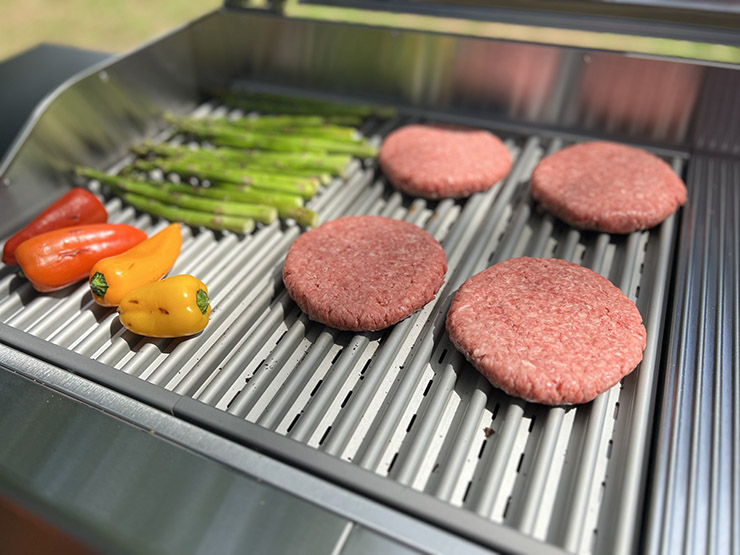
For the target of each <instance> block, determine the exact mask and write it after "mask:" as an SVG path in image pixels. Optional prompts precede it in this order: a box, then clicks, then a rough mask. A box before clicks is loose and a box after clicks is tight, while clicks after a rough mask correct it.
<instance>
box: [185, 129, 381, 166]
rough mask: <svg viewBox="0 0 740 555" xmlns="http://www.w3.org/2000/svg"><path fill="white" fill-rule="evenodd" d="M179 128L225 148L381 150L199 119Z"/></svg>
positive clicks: (369, 152) (356, 152) (366, 153)
mask: <svg viewBox="0 0 740 555" xmlns="http://www.w3.org/2000/svg"><path fill="white" fill-rule="evenodd" d="M178 126H179V128H180V129H181V130H182V131H184V132H185V133H189V134H191V135H195V136H197V137H201V138H208V139H210V140H212V141H213V142H214V143H217V144H219V145H222V146H231V147H237V148H255V149H262V150H274V151H279V152H284V151H291V152H294V151H302V150H307V151H311V152H318V153H324V152H328V153H339V154H351V155H353V156H358V157H361V158H371V157H374V156H375V155H377V153H378V149H377V148H376V147H374V146H372V145H370V144H367V143H354V142H348V141H338V140H332V139H316V138H311V137H292V136H290V135H287V136H283V135H277V136H266V135H260V134H259V133H253V132H250V131H241V130H239V129H227V128H223V127H219V128H217V127H214V126H211V125H209V124H207V123H205V124H204V123H202V122H201V121H200V120H193V121H187V122H180V123H179V125H178Z"/></svg>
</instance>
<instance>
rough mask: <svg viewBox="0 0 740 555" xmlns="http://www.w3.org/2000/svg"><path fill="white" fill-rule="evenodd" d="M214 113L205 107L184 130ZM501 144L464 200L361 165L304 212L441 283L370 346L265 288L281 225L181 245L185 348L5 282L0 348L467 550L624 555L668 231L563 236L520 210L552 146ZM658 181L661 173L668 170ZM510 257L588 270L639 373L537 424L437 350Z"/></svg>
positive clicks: (139, 221)
mask: <svg viewBox="0 0 740 555" xmlns="http://www.w3.org/2000/svg"><path fill="white" fill-rule="evenodd" d="M224 110H225V108H224V107H220V106H214V105H212V104H205V105H203V106H201V107H200V108H199V109H198V110H197V111H196V115H204V114H208V113H212V112H214V111H216V112H218V113H223V112H224ZM407 121H410V120H407V119H397V120H392V121H386V122H378V121H369V122H368V123H367V124H366V125H365V127H364V128H363V129H364V131H365V132H366V134H368V135H369V136H371V137H372V139H373V140H374V141H376V142H380V141H381V140H382V137H383V136H384V135H385V134H386V133H388V132H389V131H390V130H391V129H393V128H395V127H396V126H398V125H401V124H403V123H405V122H407ZM501 136H502V137H503V138H504V139H505V140H506V144H507V146H508V147H509V149H510V151H511V153H512V157H513V160H514V165H513V169H512V171H511V173H510V175H509V176H508V177H507V178H506V179H505V180H504V181H503V182H502V183H501V184H499V185H498V186H497V187H494V188H493V189H491V190H490V191H487V192H485V193H479V194H476V195H474V196H473V197H471V198H470V199H467V200H462V201H453V200H443V201H439V202H427V201H424V200H422V199H413V198H409V197H405V196H402V195H401V194H399V193H398V192H396V191H394V190H393V188H392V187H391V186H390V185H389V184H388V183H387V182H386V180H385V178H384V177H383V176H382V174H380V173H379V171H378V169H377V168H376V167H375V165H374V164H370V163H364V164H363V163H360V162H359V161H355V162H353V164H352V167H351V171H350V173H349V176H348V178H347V179H346V181H342V180H338V179H337V180H334V181H333V182H332V183H331V184H330V185H329V186H328V187H327V188H326V190H324V191H322V192H321V193H320V194H319V195H318V196H317V197H316V198H315V199H314V200H313V201H312V202H311V207H312V208H313V209H315V210H318V211H319V214H320V216H321V219H322V220H323V221H326V220H329V219H332V218H335V217H338V216H340V215H346V214H381V215H384V216H388V217H393V218H401V219H405V220H407V221H410V222H412V223H414V224H416V225H419V226H421V227H423V228H424V229H426V230H427V231H429V232H430V233H431V234H432V235H433V236H434V237H435V238H437V239H438V240H439V241H440V242H441V243H442V245H443V247H444V249H445V251H446V253H447V256H448V267H449V269H448V273H447V276H446V282H445V285H444V286H443V288H442V289H441V291H440V292H439V294H438V295H437V298H436V299H435V300H434V301H432V302H431V303H429V304H428V305H427V306H426V307H424V308H423V309H422V310H421V311H419V312H417V313H416V314H414V315H412V316H411V317H409V318H407V319H406V320H403V321H402V322H400V323H399V324H397V325H395V326H393V327H392V328H389V329H388V330H386V331H382V332H375V333H360V334H352V333H349V332H339V331H336V330H333V329H331V328H327V327H325V326H323V325H320V324H318V323H315V322H312V321H310V320H308V318H307V317H306V316H305V314H303V313H301V311H300V310H299V309H298V308H297V307H296V305H295V304H294V303H293V302H292V301H291V299H290V298H289V296H288V295H287V293H286V291H285V289H284V288H283V285H282V280H281V263H282V260H283V257H284V255H285V253H286V251H287V249H288V247H289V246H290V244H291V242H292V241H293V240H294V239H295V238H296V237H297V236H298V234H299V233H300V232H301V229H300V228H299V227H297V226H296V225H294V224H291V223H275V224H272V225H269V226H263V227H260V228H259V229H258V230H257V231H256V232H254V233H253V234H251V235H247V236H239V235H236V234H232V233H229V232H223V233H215V232H211V231H208V230H203V229H192V228H187V227H184V228H183V231H184V233H183V239H184V240H183V247H182V252H181V255H180V257H179V259H178V261H177V263H176V266H175V268H173V270H172V272H173V273H181V272H186V273H192V274H194V275H196V276H197V277H199V278H200V279H202V280H203V281H204V282H205V283H206V284H207V285H208V287H209V291H210V292H211V296H212V307H213V312H212V315H211V322H210V324H209V325H208V327H207V328H206V329H205V330H204V332H203V333H201V334H200V335H198V336H197V337H194V338H190V339H184V340H183V339H178V340H162V339H160V340H155V339H146V338H141V337H138V336H136V335H134V334H131V333H130V332H128V331H126V330H125V329H124V328H122V326H121V325H120V323H119V322H118V319H117V316H116V313H115V311H114V310H111V309H104V308H102V307H99V306H97V305H96V304H95V303H94V301H93V300H92V298H91V296H90V294H89V292H88V287H87V286H86V285H85V284H83V285H80V286H79V287H77V288H74V289H73V290H71V291H64V292H60V293H55V294H51V295H38V294H35V293H34V292H33V291H32V289H31V287H30V285H29V284H28V283H26V282H24V281H23V280H21V279H20V278H18V277H16V276H14V275H12V274H10V273H6V275H5V276H4V277H3V278H2V281H0V287H1V288H2V289H1V290H2V298H1V299H0V318H1V319H2V322H3V323H4V324H5V326H3V328H2V330H3V332H4V333H5V334H6V335H7V334H11V335H10V337H11V338H12V340H13V341H16V342H17V341H20V342H21V343H23V344H26V345H27V348H28V349H29V350H32V351H33V350H35V348H34V347H33V345H37V344H36V343H33V342H31V343H30V344H28V343H27V340H25V339H22V338H19V336H18V335H17V334H14V332H13V331H11V329H10V328H13V329H15V330H21V331H23V332H27V333H28V334H31V335H32V336H35V337H37V338H39V339H42V340H43V341H44V342H45V343H43V344H42V345H43V346H44V347H43V352H37V353H36V354H37V355H38V356H42V357H47V358H50V359H51V360H54V361H57V362H60V363H61V364H63V365H64V366H65V367H70V368H71V369H73V370H74V371H77V372H82V373H83V374H88V375H90V376H91V377H92V378H93V379H98V380H102V381H104V382H105V381H106V380H108V381H109V383H113V385H114V386H115V387H118V388H119V389H121V388H122V389H123V391H126V392H128V393H130V394H132V395H133V396H136V397H138V398H142V399H145V400H147V401H148V402H150V403H154V404H155V405H158V406H162V408H165V409H167V410H170V411H172V412H173V413H174V414H176V415H179V416H181V417H183V418H185V419H189V420H193V421H196V422H198V423H199V424H201V425H203V426H205V427H207V428H209V429H215V430H218V431H220V432H221V433H224V434H226V435H228V436H230V437H234V438H237V439H240V440H242V441H245V442H246V443H247V444H249V445H252V446H257V447H259V449H260V450H267V451H268V452H271V453H272V454H274V455H275V456H277V457H279V458H287V459H288V460H291V461H292V462H295V463H297V464H299V465H301V466H304V467H307V468H309V469H311V470H312V471H314V472H318V473H320V474H322V475H324V476H326V477H329V478H330V479H332V480H334V481H338V482H340V483H342V484H344V485H346V486H348V487H351V488H352V489H357V490H359V491H362V492H364V493H366V494H367V495H371V496H374V497H380V498H382V499H383V500H384V501H385V502H387V503H390V504H392V505H396V506H400V507H402V508H404V509H405V510H408V511H410V512H412V513H413V514H416V515H418V516H420V517H422V518H424V519H428V520H431V521H433V522H437V523H438V524H439V525H441V526H444V527H448V528H450V529H451V530H453V531H455V532H457V533H461V534H464V535H468V536H469V537H472V538H473V539H475V540H476V541H479V542H482V543H484V544H485V545H489V546H491V547H494V548H505V547H508V548H512V543H511V542H512V540H511V538H513V542H514V543H513V545H519V546H520V547H521V548H522V550H523V551H527V550H528V549H527V548H533V547H537V548H538V549H540V548H545V546H551V547H553V548H556V549H558V550H559V549H562V550H565V551H569V552H600V551H602V550H604V549H609V550H611V549H614V548H619V549H616V550H617V551H618V550H620V549H624V550H629V549H631V548H632V547H633V546H634V542H635V541H636V535H635V531H636V526H637V524H638V523H637V522H636V518H637V517H638V516H639V514H640V508H641V502H642V498H643V494H642V489H643V486H644V483H643V480H644V472H645V465H646V462H647V453H648V443H649V440H650V432H649V430H650V423H651V415H652V411H653V403H654V400H655V386H656V373H657V366H658V360H659V356H660V348H661V334H662V333H663V322H664V308H665V303H666V292H667V286H668V279H669V272H670V267H671V264H672V252H673V241H674V235H675V232H674V230H675V218H676V217H675V216H672V217H671V218H669V219H668V220H667V221H666V222H665V223H664V224H662V225H661V226H660V227H658V228H656V229H654V230H650V231H644V232H635V233H632V234H630V235H627V236H610V235H608V234H600V233H594V232H579V231H577V230H574V229H571V228H569V227H567V226H565V225H564V224H562V223H561V222H559V221H557V220H555V219H553V218H552V217H550V216H549V215H547V214H544V213H542V212H541V211H539V210H538V208H537V207H536V206H535V205H534V204H533V203H532V201H531V198H530V196H529V194H528V179H529V175H530V173H531V171H532V169H533V168H534V166H535V164H536V163H537V161H538V160H539V159H540V158H541V157H542V156H543V155H546V154H547V153H551V152H554V151H556V150H557V149H559V148H561V147H562V146H563V145H564V141H563V140H561V139H560V138H545V137H543V136H538V135H509V134H507V133H501ZM671 161H672V163H673V167H674V169H675V170H676V171H678V172H681V170H682V167H683V163H684V161H683V160H682V159H680V158H674V159H672V160H671ZM125 162H126V160H123V161H122V162H121V163H125ZM113 169H114V170H115V167H114V168H113ZM93 186H95V184H93ZM95 190H96V191H97V192H98V193H99V194H102V195H104V196H105V198H106V199H107V201H106V208H107V209H108V211H109V213H110V215H111V217H110V221H113V222H126V223H132V224H134V225H136V226H137V227H140V228H142V229H144V230H145V231H147V233H149V234H152V233H154V232H156V231H158V230H159V229H161V228H162V227H163V226H164V225H166V222H165V221H164V220H159V219H152V218H151V217H149V216H148V215H144V214H139V213H137V212H136V211H134V210H133V209H132V208H130V207H128V206H126V205H125V204H123V203H122V201H121V200H120V199H118V198H115V197H110V196H109V195H108V193H107V191H105V190H104V189H101V188H100V187H97V188H95ZM523 255H527V256H545V257H558V258H565V259H568V260H571V261H574V262H576V263H579V264H582V265H584V266H587V267H590V268H592V269H594V270H595V271H597V272H599V273H601V274H602V275H604V276H606V277H607V278H609V279H610V280H612V281H613V282H614V283H615V284H616V285H617V286H619V287H620V288H621V289H622V291H623V292H624V293H625V294H626V295H628V297H629V298H630V299H632V300H634V301H635V302H636V304H637V306H638V308H639V309H640V311H641V313H642V315H643V318H644V321H645V324H646V327H647V330H648V345H647V348H646V350H645V355H644V360H643V362H642V364H641V365H640V367H639V368H638V370H637V371H636V372H634V373H633V374H630V375H629V376H627V377H626V378H625V379H624V380H622V383H620V384H619V385H618V386H615V387H614V388H613V389H611V390H610V391H608V392H606V393H604V394H603V395H601V396H600V397H598V398H597V399H596V400H595V401H594V402H592V403H589V404H586V405H582V406H577V407H552V408H550V407H545V406H540V405H536V404H528V403H525V402H523V401H521V400H517V399H513V398H510V397H508V396H506V395H505V394H503V393H502V392H500V391H498V390H496V389H494V388H493V387H491V386H490V385H489V384H488V383H487V382H486V381H485V379H483V378H482V377H481V376H480V375H479V374H478V373H477V372H476V371H475V370H474V369H473V368H472V367H471V366H470V365H469V364H467V363H466V362H465V360H464V358H463V357H462V355H461V354H460V353H459V352H457V351H456V350H455V348H454V347H453V346H452V344H451V343H450V342H449V340H448V338H447V336H446V333H445V332H444V317H445V314H446V310H447V308H448V306H449V302H450V300H451V296H452V295H453V294H454V292H455V290H456V289H457V287H458V286H459V285H460V284H461V283H462V282H463V281H464V280H465V279H467V278H468V277H470V276H471V275H473V274H475V273H477V272H478V271H480V270H482V269H484V268H485V267H487V266H489V265H491V264H493V263H495V262H497V261H500V260H504V259H506V258H509V257H514V256H523ZM47 344H49V345H53V346H54V347H53V348H49V349H47V348H46V345H47ZM91 361H94V362H91ZM116 374H118V376H116ZM124 374H127V375H129V376H131V377H134V378H135V379H129V380H126V379H121V376H122V375H124ZM147 386H148V387H147ZM192 400H197V401H199V402H200V403H195V402H193V401H192ZM227 415H230V416H227ZM251 424H256V425H257V426H259V428H255V427H254V426H252V425H251ZM260 429H264V430H267V431H269V433H267V434H266V433H264V431H259V430H260ZM280 436H284V437H283V438H282V439H280ZM285 438H289V440H287V439H285ZM309 453H311V454H309ZM366 471H370V473H372V474H368V472H366ZM373 475H375V477H372V478H371V476H373ZM379 477H380V478H379ZM379 479H380V481H378V480H379ZM378 484H380V485H378ZM409 488H410V489H409ZM502 531H509V535H508V536H507V535H505V534H504V535H502ZM531 540H536V541H537V543H535V544H530V543H527V542H529V541H531ZM540 542H541V543H540Z"/></svg>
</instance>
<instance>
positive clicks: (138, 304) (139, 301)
mask: <svg viewBox="0 0 740 555" xmlns="http://www.w3.org/2000/svg"><path fill="white" fill-rule="evenodd" d="M210 314H211V305H210V299H209V298H208V288H207V287H206V286H205V284H204V283H203V282H202V281H200V280H199V279H197V278H195V277H193V276H191V275H188V274H183V275H178V276H172V277H168V278H165V279H163V280H160V281H155V282H154V283H149V284H147V285H144V286H142V287H139V288H138V289H134V290H133V291H131V292H130V293H127V294H126V295H124V296H123V298H122V299H121V302H120V304H119V305H118V315H119V317H120V319H121V323H122V324H123V325H124V326H125V327H126V328H127V329H128V330H130V331H132V332H134V333H137V334H139V335H146V336H148V337H183V336H187V335H193V334H196V333H198V332H200V331H201V330H203V328H205V327H206V325H207V324H208V318H209V316H210Z"/></svg>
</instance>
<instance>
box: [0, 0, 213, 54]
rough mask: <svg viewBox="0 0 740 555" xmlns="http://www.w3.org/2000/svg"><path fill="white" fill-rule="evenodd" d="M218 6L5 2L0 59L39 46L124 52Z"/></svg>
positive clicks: (170, 1)
mask: <svg viewBox="0 0 740 555" xmlns="http://www.w3.org/2000/svg"><path fill="white" fill-rule="evenodd" d="M222 5H223V1H222V0H199V1H197V2H193V1H192V0H163V1H157V0H125V1H124V0H104V1H102V2H101V1H100V0H56V1H55V0H3V1H2V6H3V14H2V18H0V61H2V60H5V59H7V58H11V57H13V56H15V55H17V54H19V53H21V52H23V51H25V50H28V49H29V48H32V47H34V46H36V45H38V44H40V43H54V44H62V45H66V46H74V47H77V48H84V49H89V50H98V51H102V52H110V53H112V54H114V53H121V52H126V51H128V50H130V49H132V48H134V47H136V46H139V45H141V44H142V43H143V42H146V41H147V40H150V39H153V38H156V37H158V36H160V35H162V34H164V33H166V32H167V31H170V30H172V29H174V28H176V27H178V26H180V25H182V24H183V23H186V22H188V21H191V20H193V19H195V18H196V17H198V16H200V15H202V14H205V13H207V12H210V11H213V10H215V9H217V8H219V7H220V6H222Z"/></svg>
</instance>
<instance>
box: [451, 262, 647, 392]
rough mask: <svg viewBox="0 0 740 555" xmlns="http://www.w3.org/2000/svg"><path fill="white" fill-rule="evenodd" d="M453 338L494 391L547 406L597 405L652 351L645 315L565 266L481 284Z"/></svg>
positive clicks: (469, 288) (458, 314)
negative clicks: (600, 397) (598, 398)
mask: <svg viewBox="0 0 740 555" xmlns="http://www.w3.org/2000/svg"><path fill="white" fill-rule="evenodd" d="M447 331H448V333H449V336H450V339H451V340H452V342H453V343H454V345H455V347H457V348H458V349H459V350H460V351H461V352H462V353H463V354H464V355H465V357H466V358H467V359H468V360H469V361H470V362H471V363H472V364H473V366H475V368H477V369H478V370H479V371H480V372H481V373H482V374H483V375H484V376H485V377H486V378H488V380H489V381H490V382H491V383H492V384H493V385H494V386H496V387H498V388H500V389H502V390H504V391H505V392H506V393H508V394H510V395H514V396H516V397H520V398H522V399H525V400H527V401H532V402H537V403H544V404H547V405H561V404H576V403H585V402H587V401H591V400H592V399H593V398H594V397H596V396H597V395H598V394H600V393H602V392H604V391H606V390H607V389H609V388H610V387H611V386H613V385H614V384H616V383H618V382H619V380H620V379H621V378H622V377H623V376H625V375H626V374H628V373H629V372H631V371H632V370H633V369H634V368H635V366H637V364H638V363H639V362H640V360H642V351H643V350H644V349H645V328H644V326H643V325H642V318H641V316H640V313H639V311H638V310H637V307H635V305H634V304H633V303H632V302H631V301H630V300H629V299H628V298H627V297H626V296H625V295H624V294H623V293H622V292H621V291H620V290H619V289H617V288H616V287H615V286H614V285H612V283H611V282H610V281H609V280H607V279H606V278H604V277H602V276H600V275H599V274H597V273H595V272H593V271H591V270H589V269H587V268H583V267H581V266H578V265H576V264H573V263H571V262H567V261H565V260H557V259H545V258H514V259H510V260H506V261H504V262H501V263H499V264H496V265H494V266H491V267H490V268H488V269H486V270H484V271H482V272H480V273H479V274H477V275H475V276H473V277H472V278H470V279H469V280H467V281H466V282H465V283H463V285H462V286H461V287H460V289H459V290H458V292H457V293H456V294H455V297H454V299H453V300H452V305H451V306H450V310H449V312H448V314H447Z"/></svg>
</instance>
